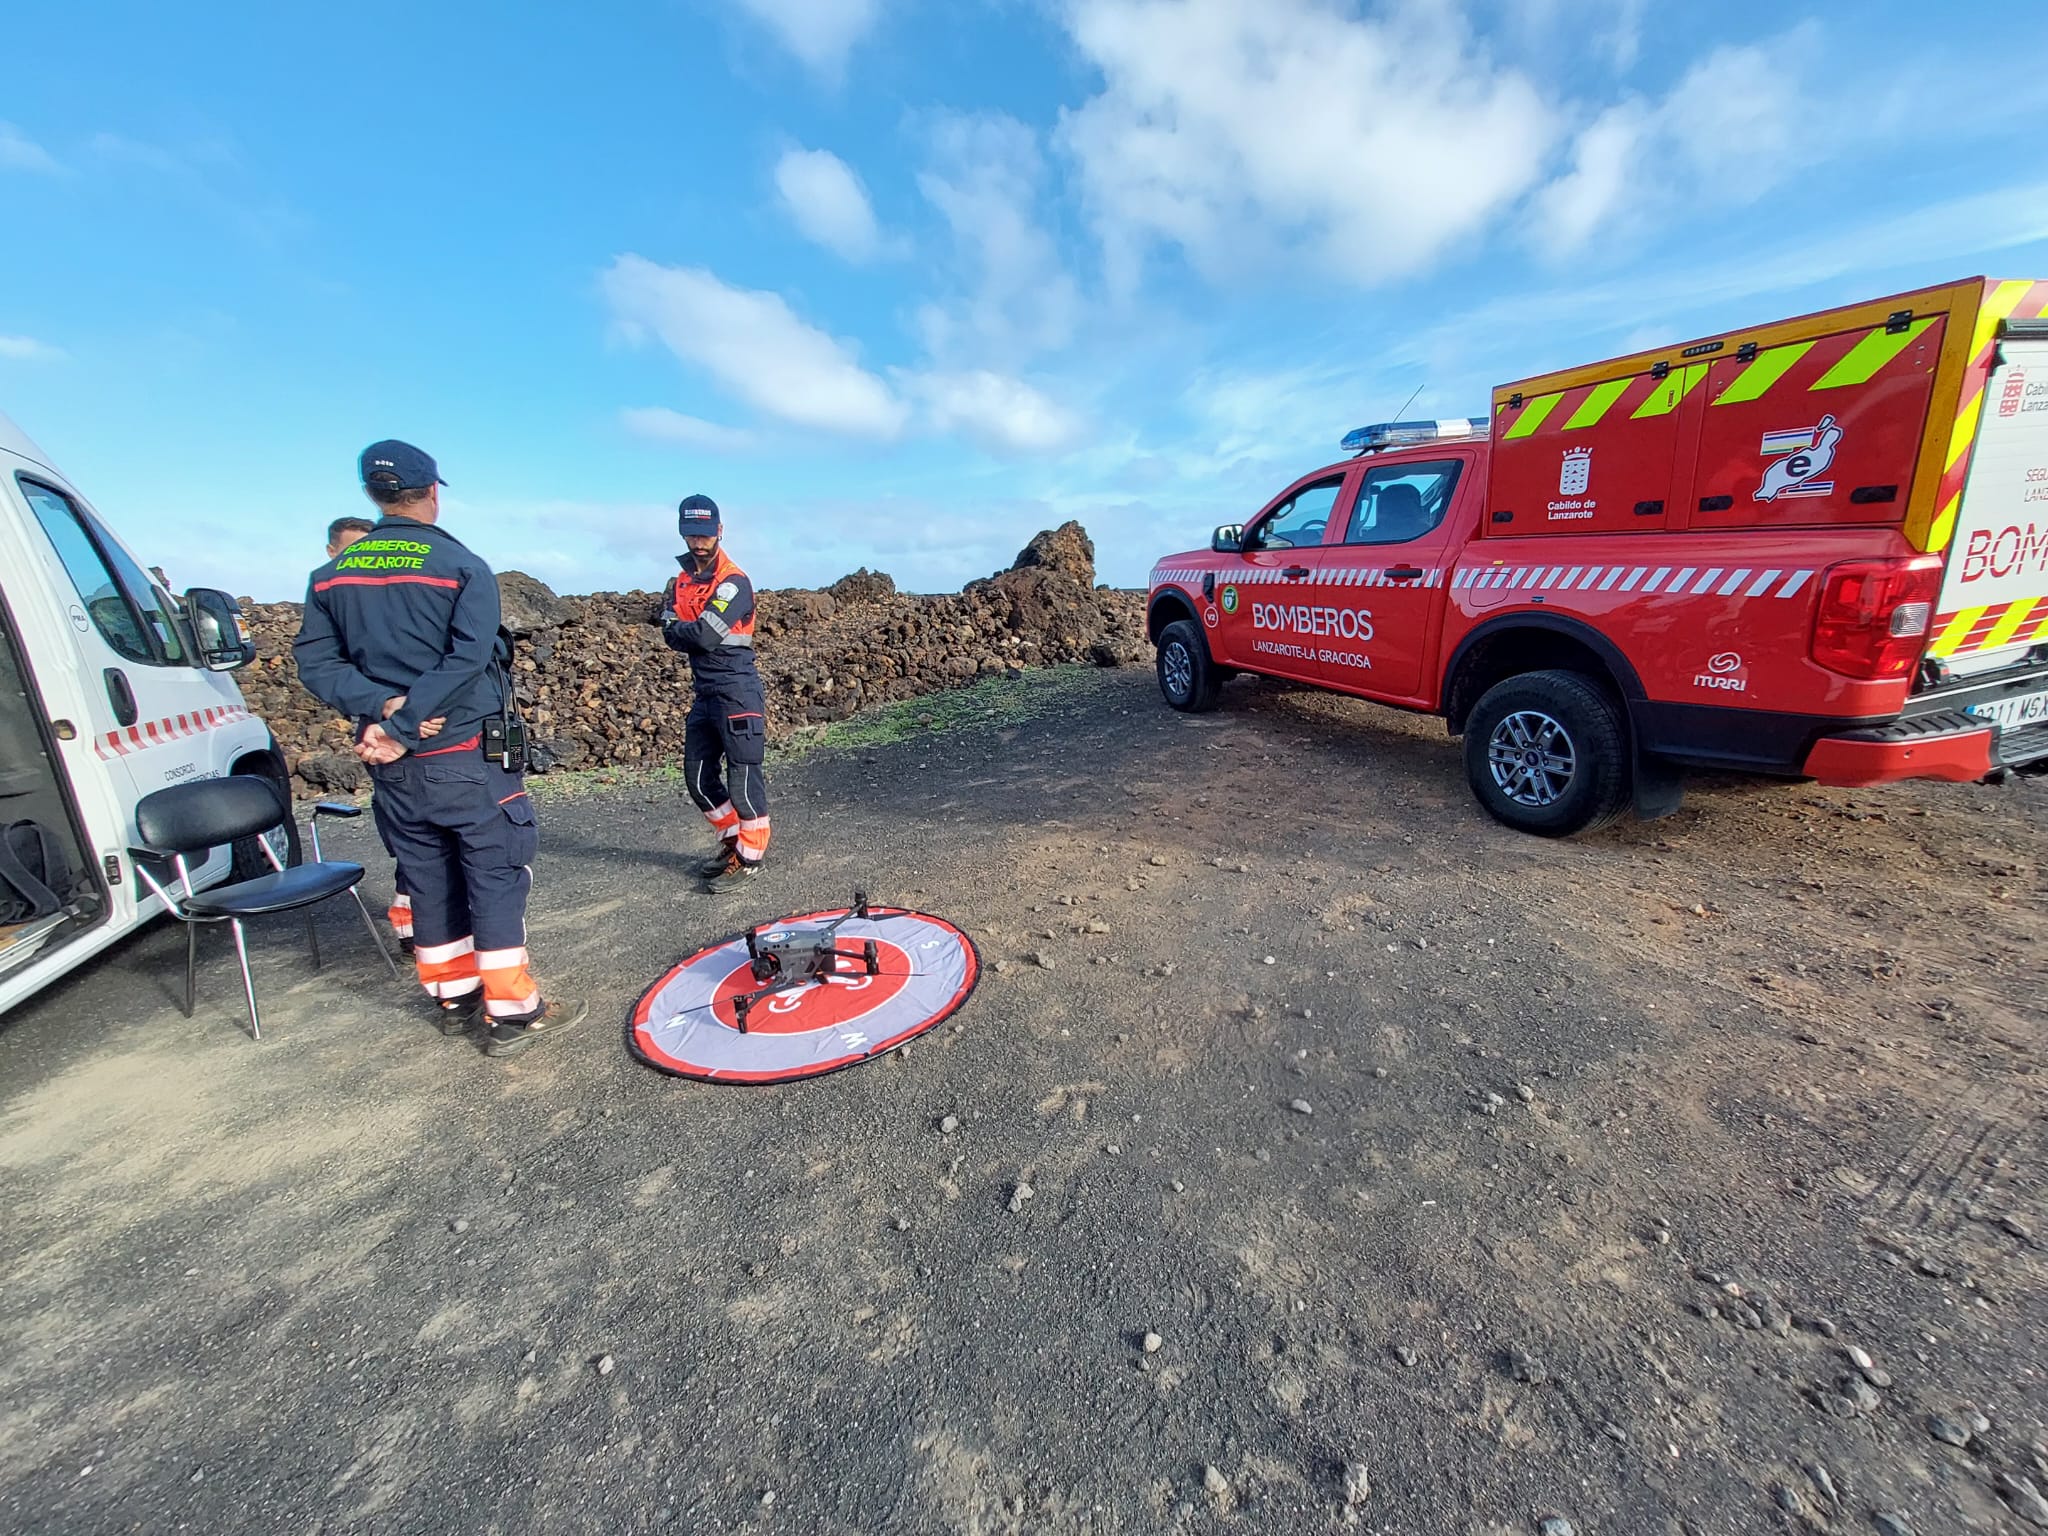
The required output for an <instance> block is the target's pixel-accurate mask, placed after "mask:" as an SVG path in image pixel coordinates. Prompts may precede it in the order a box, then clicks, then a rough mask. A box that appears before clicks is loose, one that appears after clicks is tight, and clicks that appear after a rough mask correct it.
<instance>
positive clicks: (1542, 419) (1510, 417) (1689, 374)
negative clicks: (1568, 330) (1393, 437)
mask: <svg viewBox="0 0 2048 1536" xmlns="http://www.w3.org/2000/svg"><path fill="white" fill-rule="evenodd" d="M1706 372H1707V370H1706V365H1705V364H1703V363H1693V364H1687V365H1685V366H1683V367H1677V368H1673V367H1668V366H1664V365H1659V366H1658V367H1656V368H1652V369H1645V370H1644V371H1643V372H1641V373H1633V374H1628V373H1624V374H1620V375H1617V376H1615V377H1613V378H1608V379H1602V380H1599V381H1598V382H1595V383H1590V384H1578V385H1574V386H1573V387H1572V388H1570V389H1566V390H1561V391H1556V392H1553V393H1549V394H1535V395H1523V394H1520V393H1517V394H1514V395H1510V396H1509V397H1508V398H1507V399H1506V400H1504V401H1499V402H1498V404H1497V407H1496V410H1495V414H1494V422H1493V468H1492V474H1491V484H1490V486H1489V489H1488V494H1487V518H1486V521H1485V523H1484V524H1482V525H1481V529H1480V532H1481V533H1482V535H1485V536H1490V537H1493V538H1509V539H1518V538H1525V537H1527V536H1529V535H1530V534H1539V533H1655V532H1657V531H1659V530H1660V529H1662V528H1663V527H1664V526H1665V516H1666V508H1667V504H1668V502H1669V500H1670V497H1671V494H1672V488H1673V486H1674V484H1682V483H1683V482H1684V479H1685V478H1687V477H1685V476H1683V475H1674V466H1675V465H1676V463H1677V460H1678V458H1679V441H1680V436H1681V431H1682V427H1683V424H1684V420H1685V414H1686V413H1685V412H1684V410H1683V409H1682V407H1683V406H1684V405H1685V403H1686V398H1687V396H1688V395H1690V394H1691V393H1692V391H1693V390H1694V389H1696V388H1697V387H1698V386H1699V384H1700V381H1701V380H1702V379H1703V378H1704V377H1705V376H1706Z"/></svg>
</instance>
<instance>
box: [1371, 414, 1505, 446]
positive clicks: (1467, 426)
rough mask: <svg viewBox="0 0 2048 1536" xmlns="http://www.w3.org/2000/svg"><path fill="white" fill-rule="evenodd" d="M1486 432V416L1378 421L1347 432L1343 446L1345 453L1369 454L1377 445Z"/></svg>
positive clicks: (1478, 434)
mask: <svg viewBox="0 0 2048 1536" xmlns="http://www.w3.org/2000/svg"><path fill="white" fill-rule="evenodd" d="M1486 432H1487V420H1486V418H1485V417H1484V416H1454V417H1452V418H1451V419H1450V420H1448V421H1377V422H1374V423H1373V424H1372V425H1371V426H1369V427H1360V428H1358V429H1357V430H1356V431H1355V432H1346V433H1345V434H1344V441H1343V443H1342V445H1341V446H1342V447H1343V449H1344V451H1345V452H1346V453H1370V452H1372V451H1373V450H1374V449H1375V448H1404V447H1407V446H1408V445H1409V444H1411V443H1434V442H1440V441H1449V440H1453V439H1456V438H1461V437H1484V436H1486Z"/></svg>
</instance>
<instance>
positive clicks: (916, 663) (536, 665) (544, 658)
mask: <svg viewBox="0 0 2048 1536" xmlns="http://www.w3.org/2000/svg"><path fill="white" fill-rule="evenodd" d="M498 585H499V592H500V596H501V598H502V599H503V607H504V618H505V627H506V628H507V629H508V630H509V631H511V632H512V634H513V635H514V636H515V644H514V649H513V658H512V675H513V687H514V691H515V693H516V694H517V696H518V700H519V705H520V709H521V711H522V712H523V713H524V714H525V716H526V719H527V722H528V725H529V727H530V729H531V732H532V738H533V742H534V745H535V748H536V751H535V757H536V766H538V767H541V768H604V767H648V766H652V765H654V764H657V763H660V762H663V761H667V760H670V759H680V758H681V756H682V751H683V717H684V716H685V715H686V714H687V713H688V712H689V706H690V676H689V666H688V664H687V663H686V662H685V661H684V659H683V658H682V657H681V656H678V655H676V654H675V653H674V652H673V651H670V650H669V649H668V648H667V647H666V646H665V645H663V644H662V639H661V627H660V620H659V618H658V616H657V610H658V609H659V607H660V603H661V596H660V594H659V593H655V592H599V593H597V594H595V595H593V596H590V597H558V596H556V595H555V594H554V593H553V592H551V591H549V590H548V588H547V587H546V586H545V585H544V584H542V583H541V582H539V581H536V580H534V579H533V578H532V577H531V576H527V575H524V574H523V573H521V572H518V571H508V572H506V573H505V574H504V575H502V576H500V577H499V578H498ZM1144 606H1145V605H1144V595H1143V594H1142V593H1139V592H1129V591H1118V590H1115V589H1112V588H1109V587H1098V586H1096V585H1095V546H1094V544H1093V542H1092V541H1091V540H1090V539H1089V537H1088V535H1087V532H1086V531H1085V530H1084V529H1083V528H1082V527H1081V525H1080V524H1079V523H1071V522H1070V523H1067V524H1065V525H1063V526H1062V527H1059V528H1056V529H1052V530H1049V531H1047V532H1044V533H1041V534H1039V535H1038V536H1037V537H1036V538H1034V539H1033V540H1032V541H1031V542H1030V544H1028V545H1027V546H1025V548H1024V550H1023V552H1022V553H1020V554H1019V555H1018V557H1017V560H1016V563H1015V564H1014V565H1012V566H1011V567H1010V569H1008V570H1006V571H1001V572H998V573H997V574H996V575H994V576H990V577H987V578H984V579H983V580H980V581H974V582H970V583H968V585H967V588H966V590H964V591H962V592H959V593H956V594H942V595H939V596H933V597H921V596H914V595H912V594H909V593H903V592H898V591H897V590H896V584H895V582H894V581H892V580H890V578H889V577H887V576H886V575H883V574H881V573H879V572H874V571H868V570H859V571H855V572H854V573H853V574H852V575H850V576H845V577H842V578H841V579H840V580H838V581H836V582H834V583H833V584H832V585H831V586H830V587H827V588H825V589H824V590H823V591H807V590H797V589H792V590H783V591H771V592H762V593H761V594H759V620H758V624H757V627H756V630H755V635H756V641H757V647H758V650H757V655H758V658H759V662H760V667H761V677H762V681H763V682H764V683H765V684H766V685H767V689H768V720H769V735H770V738H771V739H781V738H785V737H787V736H788V735H790V734H791V733H792V732H793V731H797V730H801V729H803V728H805V727H814V726H817V725H821V724H824V723H826V722H829V721H833V720H843V719H845V718H846V717H847V716H849V715H852V714H854V713H856V712H858V711H860V710H863V709H868V708H872V707H873V706H875V705H879V704H887V703H893V702H895V701H897V700H901V699H909V698H915V697H917V696H918V695H920V694H926V693H931V692H934V691H936V690H938V689H941V688H953V687H958V686H960V685H961V684H963V683H968V682H972V681H974V680H975V679H976V678H978V677H984V676H987V675H990V674H996V673H1014V671H1015V670H1016V669H1019V668H1023V667H1029V666H1049V665H1055V664H1058V663H1063V662H1084V663H1090V664H1093V665H1096V666H1105V667H1113V666H1130V665H1135V664H1138V663H1141V662H1143V661H1144V660H1146V659H1147V657H1148V656H1149V654H1150V653H1149V648H1148V646H1147V644H1146V641H1145V612H1144ZM243 608H244V610H245V611H246V612H247V614H248V616H249V623H250V627H251V628H252V629H253V630H254V631H255V634H256V641H257V646H258V655H257V660H256V661H255V662H254V663H252V664H251V665H250V666H248V667H247V668H245V669H244V670H243V671H242V672H241V673H239V674H238V680H239V681H240V683H241V685H242V693H243V695H244V697H246V698H247V700H248V702H249V707H250V708H251V709H253V710H254V711H256V713H257V714H259V715H261V716H262V717H263V719H264V720H265V721H266V722H267V723H268V724H269V726H270V729H271V731H272V733H273V734H274V735H275V736H276V737H277V740H278V744H279V746H280V747H282V748H283V750H284V754H285V759H286V761H287V762H288V763H289V764H290V765H291V768H292V771H293V775H294V779H295V787H296V788H297V789H299V790H300V791H301V792H302V793H307V794H317V793H332V792H348V791H353V790H356V789H359V788H361V787H362V785H363V784H364V783H365V782H366V781H367V776H366V775H365V773H364V771H363V769H362V766H361V764H359V763H358V762H357V761H356V759H355V757H354V756H353V754H351V753H350V752H349V750H348V745H349V731H350V727H349V726H348V724H347V723H346V722H344V721H341V720H338V719H336V718H335V717H334V715H333V712H332V711H330V710H329V709H328V708H327V706H326V705H324V704H322V703H321V702H320V701H319V700H318V699H315V698H314V697H313V696H312V695H311V694H309V693H307V692H306V691H305V690H304V689H303V688H301V687H300V686H299V682H298V673H297V670H296V669H295V668H294V667H293V665H292V653H291V647H292V639H293V637H294V636H295V635H297V633H298V630H299V605H298V604H297V603H253V602H247V601H245V602H244V603H243Z"/></svg>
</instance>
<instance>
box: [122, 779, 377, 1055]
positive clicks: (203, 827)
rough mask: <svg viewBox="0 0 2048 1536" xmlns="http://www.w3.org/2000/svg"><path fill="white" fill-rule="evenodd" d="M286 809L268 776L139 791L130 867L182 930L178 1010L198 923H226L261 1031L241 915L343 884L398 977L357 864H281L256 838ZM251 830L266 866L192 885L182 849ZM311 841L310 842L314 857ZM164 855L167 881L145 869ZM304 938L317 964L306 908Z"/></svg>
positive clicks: (295, 907) (254, 1025) (303, 902)
mask: <svg viewBox="0 0 2048 1536" xmlns="http://www.w3.org/2000/svg"><path fill="white" fill-rule="evenodd" d="M290 816H291V802H290V801H289V800H288V799H287V798H286V796H285V794H284V792H283V791H282V790H280V789H279V788H277V786H276V785H274V784H272V783H271V782H270V781H269V780H268V779H260V778H256V777H254V776H253V775H246V774H238V775H235V776H232V777H229V778H225V779H207V780H204V781H202V782H199V783H195V784H178V785H174V786H173V787H171V788H170V789H160V790H158V791H156V793H154V794H150V795H145V796H143V797H142V799H141V800H140V801H139V802H138V803H137V804H136V807H135V830H136V833H137V835H138V836H139V837H140V839H141V846H140V847H136V848H131V849H129V850H128V852H129V854H130V856H131V857H133V858H134V860H135V872H136V873H137V874H138V875H140V876H141V877H142V880H143V883H144V884H145V885H147V886H148V887H149V888H150V889H151V890H152V891H154V892H155V893H156V894H157V895H158V896H161V897H162V898H163V901H164V905H165V906H166V907H168V908H169V909H170V912H171V915H172V916H174V917H175V918H177V919H178V921H179V922H181V923H184V924H185V925H186V929H185V1004H184V1007H185V1017H186V1018H188V1019H189V1018H191V1017H192V1002H193V994H194V986H195V981H194V978H195V973H196V972H197V970H198V965H199V929H200V927H201V926H202V925H203V924H206V923H226V924H227V925H228V927H229V928H230V929H231V930H232V931H233V933H234V935H235V954H236V956H237V957H238V958H239V959H240V960H241V962H242V990H243V993H244V994H245V995H246V996H247V998H248V1000H249V1033H250V1036H251V1037H252V1038H254V1039H257V1040H261V1039H262V1038H263V1019H262V1016H261V1015H260V1014H259V1013H258V1012H257V1011H256V983H255V980H254V979H253V978H252V977H251V976H250V974H249V946H248V944H247V942H246V941H245V940H244V939H243V937H242V923H243V920H244V919H246V918H251V917H263V916H266V915H268V914H270V913H272V912H296V911H300V910H301V909H304V908H309V907H311V906H313V905H314V904H315V903H317V902H322V901H325V900H327V898H328V897H330V896H339V895H341V893H342V892H344V891H346V892H347V893H348V894H349V896H350V897H351V898H352V899H353V900H354V901H355V904H356V910H357V911H359V912H361V913H362V914H363V926H365V927H366V928H368V929H369V930H370V941H371V942H372V943H373V944H375V945H376V946H377V953H378V955H380V956H381V957H382V958H383V961H384V964H385V965H386V966H387V967H388V968H389V969H390V971H391V977H392V979H393V980H394V981H398V980H402V979H403V978H401V977H400V976H399V974H398V967H397V965H396V964H394V963H393V961H392V959H391V954H390V951H388V950H387V949H385V947H384V940H383V938H382V937H381V936H380V935H379V934H378V932H377V924H376V923H375V922H374V921H373V920H372V919H371V917H370V909H369V908H368V907H366V906H364V905H363V898H362V894H361V893H360V892H359V891H357V890H356V886H357V884H358V883H359V882H360V881H361V880H362V878H363V866H362V865H360V864H345V863H342V862H340V861H338V860H334V861H325V860H322V861H318V862H315V863H312V864H297V865H294V866H292V867H291V868H289V869H287V868H286V867H285V866H284V863H283V861H281V860H280V859H279V858H278V856H277V852H276V850H275V849H273V848H272V847H271V846H270V843H269V841H268V840H267V839H266V838H264V837H263V834H264V833H266V832H274V831H276V830H277V829H278V828H279V827H281V826H283V825H284V824H285V822H286V821H287V820H288V819H289V818H290ZM244 837H253V838H255V839H256V841H257V843H258V845H259V846H260V847H261V848H262V849H263V855H264V857H265V858H267V859H268V860H269V861H270V864H271V869H272V873H270V874H267V875H258V876H257V877H256V878H255V879H253V880H242V881H238V882H236V883H235V884H233V885H218V886H215V887H213V888H212V889H211V890H205V891H202V890H197V889H195V888H194V886H193V884H192V871H191V867H190V866H189V865H188V864H187V862H186V859H187V856H188V855H191V854H200V855H202V856H203V855H204V854H205V853H206V852H207V851H208V850H209V849H213V848H219V847H222V846H224V845H228V844H232V843H233V842H234V841H235V840H236V839H238V838H244ZM318 847H319V844H318V841H317V840H316V841H315V844H314V848H315V853H316V858H317V852H318ZM162 860H168V861H169V862H170V866H171V868H172V869H173V870H174V871H175V872H176V874H177V879H176V881H175V882H174V883H173V884H172V885H171V886H169V887H168V888H167V887H166V886H165V884H164V883H163V882H162V881H159V880H158V879H157V878H156V876H155V875H154V874H153V873H152V872H151V870H150V865H151V863H153V862H158V861H162ZM306 940H307V942H308V944H309V945H310V946H311V947H312V951H313V969H314V970H316V971H317V970H319V969H320V939H319V936H318V935H317V934H316V933H315V932H314V931H313V915H312V913H311V912H310V911H309V912H307V913H306Z"/></svg>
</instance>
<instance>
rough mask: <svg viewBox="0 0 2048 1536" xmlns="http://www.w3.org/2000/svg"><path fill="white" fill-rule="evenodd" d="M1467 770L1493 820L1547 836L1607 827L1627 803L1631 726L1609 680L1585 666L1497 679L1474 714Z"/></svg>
mask: <svg viewBox="0 0 2048 1536" xmlns="http://www.w3.org/2000/svg"><path fill="white" fill-rule="evenodd" d="M1465 776H1466V777H1467V778H1468V779H1470V780H1471V782H1472V792H1473V794H1475V795H1477V796H1478V797H1479V803H1480V804H1481V805H1483V806H1484V807H1486V811H1487V814H1489V815H1490V816H1492V817H1493V818H1494V820H1496V821H1499V822H1503V823H1505V824H1506V825H1508V826H1510V827H1513V828H1515V830H1517V831H1518V832H1533V833H1535V834H1536V835H1537V836H1538V837H1570V836H1572V835H1573V834H1575V833H1579V832H1590V831H1593V830H1595V829H1596V828H1599V827H1604V826H1606V825H1607V824H1608V823H1609V822H1611V821H1613V820H1614V819H1615V817H1617V816H1619V815H1620V814H1621V813H1622V812H1623V811H1624V810H1626V809H1627V808H1628V803H1629V756H1628V735H1627V733H1626V732H1625V731H1624V730H1623V729H1622V721H1621V712H1620V709H1619V708H1618V706H1617V705H1616V704H1615V702H1614V700H1613V699H1612V698H1610V697H1609V696H1608V694H1607V692H1606V690H1605V689H1603V688H1601V687H1600V685H1599V684H1597V683H1595V682H1594V681H1593V680H1592V679H1591V678H1588V677H1585V676H1583V675H1582V674H1580V673H1577V672H1563V671H1553V672H1524V673H1522V674H1521V675H1520V676H1519V677H1510V678H1507V679H1506V680H1504V681H1502V682H1499V683H1496V684H1494V685H1493V687H1491V688H1489V689H1488V690H1487V691H1486V692H1485V694H1483V695H1482V696H1481V697H1480V700H1479V702H1478V703H1477V704H1475V705H1474V706H1473V707H1472V714H1471V716H1470V717H1469V718H1468V719H1467V720H1466V722H1465Z"/></svg>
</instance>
